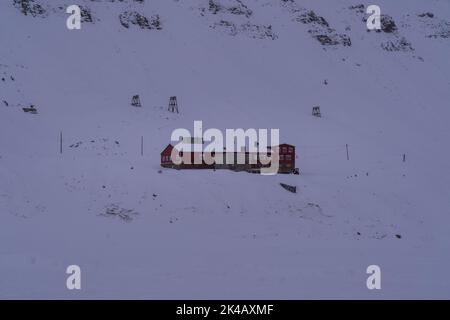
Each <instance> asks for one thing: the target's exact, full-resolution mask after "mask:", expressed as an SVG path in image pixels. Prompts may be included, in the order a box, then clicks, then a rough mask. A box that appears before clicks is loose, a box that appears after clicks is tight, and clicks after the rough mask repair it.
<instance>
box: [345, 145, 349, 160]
mask: <svg viewBox="0 0 450 320" xmlns="http://www.w3.org/2000/svg"><path fill="white" fill-rule="evenodd" d="M345 149H346V150H347V160H350V157H349V155H348V144H345Z"/></svg>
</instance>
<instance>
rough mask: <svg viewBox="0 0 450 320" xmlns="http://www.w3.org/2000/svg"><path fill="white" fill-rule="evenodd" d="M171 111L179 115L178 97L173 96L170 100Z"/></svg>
mask: <svg viewBox="0 0 450 320" xmlns="http://www.w3.org/2000/svg"><path fill="white" fill-rule="evenodd" d="M169 111H170V112H173V113H175V112H176V113H178V102H177V97H176V96H173V97H170V100H169Z"/></svg>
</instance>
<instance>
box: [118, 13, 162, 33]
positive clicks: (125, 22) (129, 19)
mask: <svg viewBox="0 0 450 320" xmlns="http://www.w3.org/2000/svg"><path fill="white" fill-rule="evenodd" d="M119 20H120V24H121V25H122V26H123V27H125V28H127V29H128V28H129V27H130V25H136V26H139V27H140V28H141V29H147V30H153V29H156V30H161V29H162V27H161V21H160V18H159V15H154V16H152V17H151V18H150V20H149V19H148V18H147V17H145V16H144V15H142V14H140V13H138V12H136V11H125V12H123V13H121V14H120V15H119Z"/></svg>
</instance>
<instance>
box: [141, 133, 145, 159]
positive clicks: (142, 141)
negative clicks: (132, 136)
mask: <svg viewBox="0 0 450 320" xmlns="http://www.w3.org/2000/svg"><path fill="white" fill-rule="evenodd" d="M143 155H144V136H141V156H143Z"/></svg>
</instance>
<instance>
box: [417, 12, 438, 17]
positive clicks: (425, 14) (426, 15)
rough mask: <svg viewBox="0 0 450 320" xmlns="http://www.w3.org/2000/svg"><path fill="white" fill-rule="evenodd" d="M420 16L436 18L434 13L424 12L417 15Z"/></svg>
mask: <svg viewBox="0 0 450 320" xmlns="http://www.w3.org/2000/svg"><path fill="white" fill-rule="evenodd" d="M417 16H418V17H420V18H434V13H431V12H424V13H420V14H418V15H417Z"/></svg>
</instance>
